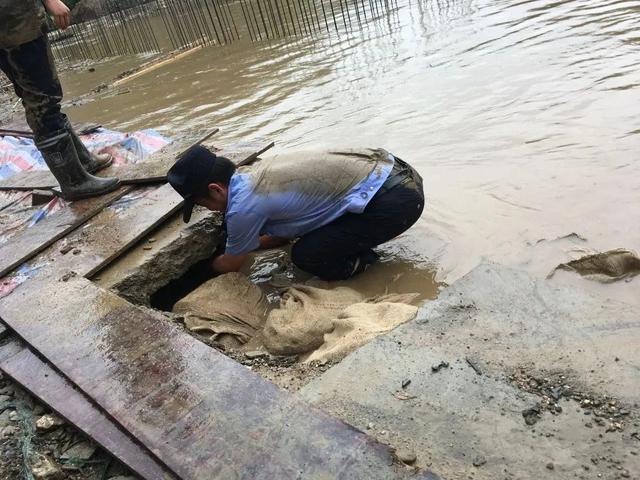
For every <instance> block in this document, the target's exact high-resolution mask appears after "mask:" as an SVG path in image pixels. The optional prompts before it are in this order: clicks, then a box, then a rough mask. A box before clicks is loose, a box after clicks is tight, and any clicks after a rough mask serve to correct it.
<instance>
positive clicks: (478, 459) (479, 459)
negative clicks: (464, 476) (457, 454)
mask: <svg viewBox="0 0 640 480" xmlns="http://www.w3.org/2000/svg"><path fill="white" fill-rule="evenodd" d="M485 463H487V459H486V458H484V457H483V456H482V455H480V456H478V457H476V458H474V459H473V466H474V467H481V466H482V465H484V464H485Z"/></svg>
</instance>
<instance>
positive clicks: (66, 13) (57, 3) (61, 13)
mask: <svg viewBox="0 0 640 480" xmlns="http://www.w3.org/2000/svg"><path fill="white" fill-rule="evenodd" d="M43 3H44V8H46V9H47V12H49V13H50V14H51V15H52V16H53V22H54V23H55V24H56V27H58V28H60V29H62V30H65V29H66V28H67V27H68V26H69V25H70V24H71V10H69V7H67V6H66V5H65V4H64V3H62V1H61V0H44V1H43Z"/></svg>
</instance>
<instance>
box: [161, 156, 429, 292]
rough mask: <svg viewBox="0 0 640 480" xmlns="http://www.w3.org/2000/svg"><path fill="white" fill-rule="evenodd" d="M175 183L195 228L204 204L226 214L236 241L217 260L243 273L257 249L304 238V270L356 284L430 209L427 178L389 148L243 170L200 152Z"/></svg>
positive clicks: (299, 247)
mask: <svg viewBox="0 0 640 480" xmlns="http://www.w3.org/2000/svg"><path fill="white" fill-rule="evenodd" d="M168 180H169V183H171V185H172V186H173V188H174V189H175V190H176V191H177V192H178V193H179V194H180V195H182V196H183V197H184V199H185V203H184V210H183V218H184V221H185V222H188V221H189V219H190V217H191V212H192V210H193V206H194V205H201V206H203V207H206V208H208V209H209V210H212V211H220V212H222V213H223V214H224V216H225V223H226V229H227V243H226V248H225V252H224V254H223V255H220V256H218V257H216V258H214V259H213V261H212V268H213V270H214V271H215V272H216V273H227V272H234V271H238V270H239V269H240V268H241V267H242V264H243V263H244V261H245V259H246V257H247V254H248V253H249V252H251V251H253V250H256V249H259V248H274V247H277V246H281V245H284V244H286V243H287V242H289V241H291V240H296V241H295V243H294V245H293V247H292V249H291V260H292V261H293V263H294V264H295V265H296V266H298V267H299V268H301V269H302V270H305V271H307V272H309V273H311V274H313V275H316V276H318V277H319V278H321V279H324V280H343V279H347V278H350V277H352V276H353V275H356V274H358V273H360V272H362V271H364V270H365V269H366V268H367V266H368V265H370V264H371V263H373V262H374V261H375V260H377V258H378V256H377V254H376V253H375V252H374V251H373V250H372V248H373V247H375V246H377V245H380V244H382V243H385V242H387V241H389V240H391V239H392V238H394V237H397V236H398V235H400V234H401V233H403V232H404V231H405V230H407V229H408V228H409V227H411V225H413V224H414V223H415V222H416V221H417V220H418V218H419V217H420V215H421V214H422V210H423V208H424V193H423V190H422V178H421V177H420V175H418V173H417V172H416V171H415V170H414V169H413V168H412V167H411V166H410V165H408V164H407V163H405V162H403V161H402V160H401V159H399V158H398V157H395V156H394V155H392V154H390V153H389V152H387V151H385V150H382V149H361V150H348V151H335V152H321V153H309V152H301V153H293V154H286V155H277V156H273V157H270V158H266V159H264V160H260V161H258V162H256V163H254V164H252V165H249V166H245V167H240V168H236V166H235V165H234V164H233V162H231V161H230V160H229V159H227V158H225V157H221V156H216V155H215V154H214V153H212V152H210V151H209V150H207V149H206V148H204V147H201V146H197V147H194V148H192V149H190V150H189V151H188V152H187V153H186V154H185V155H183V156H182V157H181V158H180V159H179V160H178V161H177V162H176V163H175V165H174V166H173V167H172V168H171V170H170V171H169V173H168Z"/></svg>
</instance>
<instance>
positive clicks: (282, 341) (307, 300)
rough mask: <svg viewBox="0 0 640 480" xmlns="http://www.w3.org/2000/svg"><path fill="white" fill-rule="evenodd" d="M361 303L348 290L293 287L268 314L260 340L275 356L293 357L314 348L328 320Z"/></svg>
mask: <svg viewBox="0 0 640 480" xmlns="http://www.w3.org/2000/svg"><path fill="white" fill-rule="evenodd" d="M363 300H364V298H363V296H362V295H361V294H360V293H358V292H356V291H355V290H353V289H351V288H348V287H338V288H334V289H332V290H327V289H323V288H316V287H311V286H306V285H294V286H292V287H290V288H288V289H287V290H286V291H285V292H284V293H283V295H282V300H281V301H280V307H279V308H277V309H275V310H272V311H271V312H270V313H269V316H268V318H267V322H266V324H265V327H264V332H263V341H264V345H265V347H266V348H267V350H269V352H271V353H273V354H275V355H296V354H299V353H306V352H309V351H311V350H313V349H315V348H318V347H319V346H320V345H322V343H323V341H324V340H323V337H324V334H325V333H326V332H328V331H330V330H331V328H332V323H331V322H332V320H333V319H334V318H336V317H337V316H338V314H339V313H340V312H341V311H343V310H344V309H345V308H346V307H348V306H349V305H353V304H354V303H359V302H362V301H363Z"/></svg>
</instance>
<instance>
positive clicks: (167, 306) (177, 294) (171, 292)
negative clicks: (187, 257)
mask: <svg viewBox="0 0 640 480" xmlns="http://www.w3.org/2000/svg"><path fill="white" fill-rule="evenodd" d="M212 260H213V257H210V258H205V259H204V260H200V261H199V262H196V263H195V264H193V265H192V266H191V267H189V269H188V270H187V271H186V272H185V273H184V274H183V275H182V276H180V277H178V278H175V279H173V280H170V281H169V283H167V284H166V285H165V286H163V287H160V288H159V289H158V290H156V291H155V292H154V293H152V294H151V296H150V297H149V304H150V305H151V307H153V308H155V309H157V310H163V311H165V312H170V311H171V310H172V309H173V306H174V305H175V304H176V302H178V300H180V299H182V298H183V297H186V296H187V295H188V294H189V293H191V292H192V291H194V290H195V289H196V288H198V287H199V286H200V285H202V284H203V283H205V282H206V281H207V280H211V279H212V278H213V277H215V274H214V273H213V272H212V271H211V269H210V268H209V265H210V264H211V261H212Z"/></svg>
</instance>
